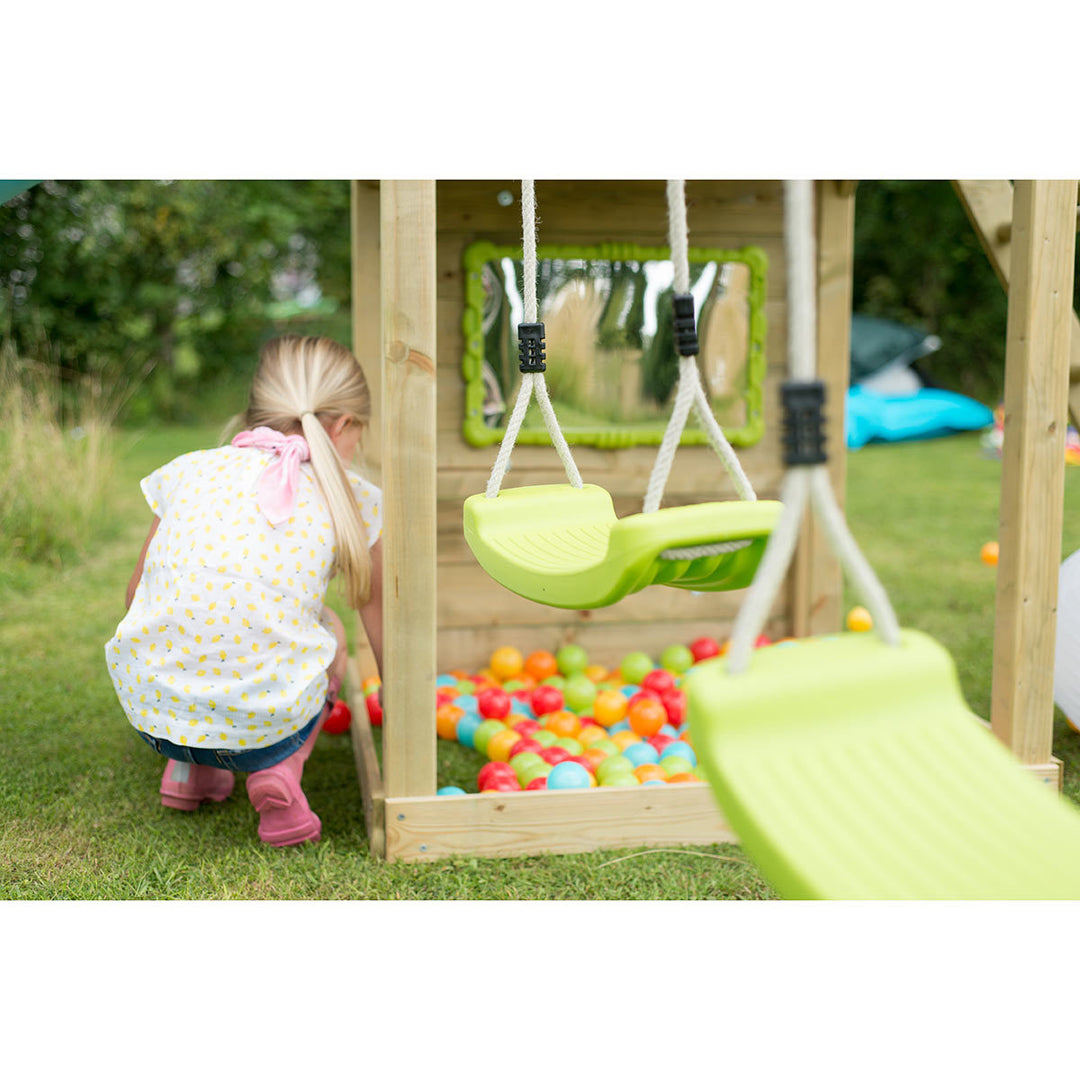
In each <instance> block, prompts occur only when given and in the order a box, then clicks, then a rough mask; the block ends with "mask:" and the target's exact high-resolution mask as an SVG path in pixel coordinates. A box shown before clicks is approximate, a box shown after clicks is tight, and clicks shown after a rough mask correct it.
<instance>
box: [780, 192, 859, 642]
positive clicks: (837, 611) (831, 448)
mask: <svg viewBox="0 0 1080 1080" xmlns="http://www.w3.org/2000/svg"><path fill="white" fill-rule="evenodd" d="M816 188H817V266H818V270H817V288H818V295H817V362H818V378H820V379H822V380H823V381H824V382H825V393H826V399H825V408H826V416H827V417H828V421H829V424H828V434H827V438H828V442H827V444H826V450H827V453H828V455H829V474H830V476H831V478H832V484H833V490H834V491H835V492H836V501H837V502H838V503H839V505H840V506H841V507H842V506H843V505H844V490H845V487H846V483H847V446H846V442H845V439H844V402H845V399H846V396H847V389H848V379H849V373H850V369H851V293H852V266H853V262H854V247H855V188H854V186H853V185H852V184H851V183H850V182H848V181H835V180H822V181H819V182H818V183H817V185H816ZM792 574H793V578H792V590H793V592H792V629H793V633H794V634H795V636H796V637H805V636H806V635H808V634H828V633H834V632H835V631H837V630H839V629H840V625H841V622H842V619H843V612H842V610H841V608H842V600H843V591H842V590H843V577H842V574H841V570H840V564H839V563H838V562H837V560H836V558H835V556H834V555H833V553H832V549H831V548H830V547H829V543H828V540H827V539H826V537H825V534H824V532H823V531H822V529H821V527H820V525H819V524H818V522H817V520H816V518H814V517H813V515H811V519H810V520H809V521H807V522H806V523H805V525H804V527H803V530H802V534H801V537H800V540H799V545H798V547H797V548H796V550H795V559H794V567H793V571H792Z"/></svg>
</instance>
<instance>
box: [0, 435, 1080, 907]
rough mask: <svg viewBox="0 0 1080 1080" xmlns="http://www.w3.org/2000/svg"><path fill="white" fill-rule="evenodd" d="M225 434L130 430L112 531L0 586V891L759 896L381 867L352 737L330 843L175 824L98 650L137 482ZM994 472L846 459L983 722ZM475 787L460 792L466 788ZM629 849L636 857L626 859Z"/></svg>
mask: <svg viewBox="0 0 1080 1080" xmlns="http://www.w3.org/2000/svg"><path fill="white" fill-rule="evenodd" d="M217 433H218V432H217V428H210V427H207V428H204V429H157V430H154V431H149V432H146V433H143V434H140V435H137V436H123V437H122V439H121V450H122V453H121V457H120V460H119V462H118V464H117V467H116V473H115V476H114V479H113V486H114V493H115V502H116V506H117V511H118V520H119V522H120V524H119V525H118V526H117V533H116V535H115V536H113V537H111V538H107V539H106V540H104V541H102V542H100V543H98V544H97V545H96V546H95V547H94V548H93V549H92V550H91V552H90V554H89V556H88V558H87V559H86V561H85V562H84V563H83V564H82V565H80V566H78V567H76V568H71V569H66V570H64V571H62V572H59V573H55V574H53V575H51V576H50V577H49V579H48V580H46V581H43V582H41V583H39V584H38V586H37V587H36V588H34V590H33V591H31V592H25V591H24V592H21V593H17V592H14V591H11V590H9V591H7V592H4V593H0V715H2V716H3V728H4V732H5V739H4V752H3V754H2V755H0V823H2V824H0V898H3V899H59V898H66V899H133V898H141V899H185V900H196V899H245V900H258V899H277V900H284V899H304V900H314V899H328V898H335V899H387V900H414V899H429V900H526V899H528V900H558V899H599V900H628V899H636V900H659V899H683V900H685V899H736V898H739V899H764V898H769V897H771V896H772V895H773V894H772V892H771V890H770V889H769V887H768V886H767V885H766V884H765V883H764V882H763V881H762V880H761V878H760V877H759V876H758V875H757V873H756V872H755V871H754V869H753V868H752V867H751V866H749V865H747V863H746V860H745V858H744V857H743V855H742V854H741V852H740V851H739V849H738V848H735V847H732V846H728V845H716V846H712V847H707V848H688V849H684V850H682V851H666V850H663V851H648V852H646V851H630V850H623V851H606V852H596V853H591V854H587V855H572V856H552V857H535V858H527V859H526V858H516V859H498V860H489V859H471V858H459V859H453V860H447V861H445V862H441V863H435V864H426V865H391V866H388V865H385V864H383V863H381V862H379V861H377V860H375V859H373V858H372V857H371V855H370V853H369V851H368V848H367V842H366V839H365V833H364V825H363V817H362V809H361V801H360V793H359V787H358V784H357V780H356V771H355V766H354V764H353V756H352V750H351V747H350V744H349V740H348V737H347V736H342V737H337V738H331V737H324V738H322V739H320V740H319V742H318V744H317V746H316V749H315V752H314V754H313V756H312V758H311V761H310V764H309V766H308V769H307V772H306V774H305V789H306V790H307V792H308V794H309V797H310V800H311V802H312V805H313V806H314V807H315V809H316V810H317V811H318V813H319V814H320V816H321V817H322V819H323V826H324V831H323V840H322V842H321V843H319V844H317V845H313V846H309V847H305V848H302V849H283V850H275V849H269V848H266V847H265V846H263V845H261V844H260V843H259V841H258V839H257V838H256V835H255V826H256V817H255V814H254V811H253V810H252V809H251V807H250V805H249V804H248V802H247V800H246V798H245V797H244V795H243V791H242V788H240V789H238V791H237V794H236V795H234V797H233V798H232V799H230V800H229V801H228V802H226V803H224V804H221V805H214V806H211V807H207V808H204V809H202V810H200V811H199V812H198V813H197V814H192V815H188V814H180V813H177V812H174V811H169V810H166V809H164V808H162V807H161V806H160V805H159V804H158V801H157V794H156V793H157V784H158V780H159V778H160V773H161V761H160V759H158V758H156V757H155V756H154V755H153V754H151V753H150V752H149V751H148V750H147V748H146V747H144V746H143V745H142V744H141V743H140V742H139V741H138V739H137V737H136V736H135V735H134V733H133V732H132V731H131V729H130V727H129V726H128V724H127V722H126V721H125V719H124V717H123V714H122V712H121V711H120V709H119V706H118V704H117V702H116V698H115V694H114V692H113V689H112V684H111V682H110V681H109V678H108V675H107V673H106V668H105V662H104V654H103V646H104V642H105V641H106V640H107V639H108V638H109V636H110V635H111V634H112V631H113V629H114V628H115V625H116V623H117V621H118V620H119V618H120V617H121V615H122V613H123V593H124V586H125V584H126V582H127V579H128V577H129V575H130V573H131V569H132V566H133V564H134V561H135V558H136V556H137V554H138V551H139V548H140V545H141V543H142V540H143V538H144V536H145V532H146V528H147V526H148V525H149V520H150V513H149V510H148V509H147V508H146V506H145V504H144V503H143V500H142V496H141V494H140V493H139V490H138V483H137V481H138V479H139V477H141V476H143V475H145V474H146V473H147V472H149V471H150V470H151V469H153V468H154V467H156V466H157V465H159V464H161V463H162V462H163V461H165V460H167V459H168V458H170V457H172V456H174V455H175V454H177V453H181V452H183V451H186V450H190V449H196V448H199V447H203V446H208V445H213V443H214V442H215V441H216V438H217ZM999 479H1000V466H999V465H998V464H997V463H995V462H992V461H987V460H985V459H983V458H982V457H981V456H980V454H979V449H978V444H977V441H976V440H975V439H973V438H965V437H959V438H954V439H949V440H943V441H940V442H932V443H913V444H909V445H904V446H891V447H868V448H866V449H865V450H862V451H860V452H859V453H858V454H855V455H852V456H851V458H850V463H849V499H848V511H849V515H850V517H851V520H852V524H853V528H854V531H855V534H856V537H857V539H858V540H859V542H860V544H861V545H862V546H863V548H864V550H865V551H866V553H867V555H868V557H869V558H870V560H871V562H872V563H873V565H874V566H875V567H876V569H877V570H878V572H879V574H880V576H881V578H882V580H883V581H884V584H885V586H886V588H887V589H888V591H889V593H890V596H891V597H892V599H893V602H894V604H895V605H896V607H897V609H898V612H899V615H900V618H901V621H902V622H904V623H905V624H906V625H911V626H915V627H919V628H921V629H924V630H926V631H928V632H929V633H931V634H933V635H934V636H936V637H937V638H938V639H939V640H940V641H942V642H943V644H945V646H946V647H947V648H948V649H949V650H950V651H951V652H952V654H953V656H954V657H955V658H956V661H957V665H958V669H959V672H960V678H961V682H962V685H963V688H964V692H965V694H966V695H967V697H968V700H969V702H970V704H971V705H972V707H973V708H974V709H975V710H976V711H977V712H979V713H981V714H982V715H987V713H988V709H989V697H990V676H991V652H992V643H993V636H992V635H993V626H992V619H993V604H994V572H993V570H991V569H989V568H987V567H986V566H984V565H983V563H982V562H981V561H980V559H979V548H980V547H981V545H982V544H983V542H984V541H986V540H988V539H993V538H994V537H995V535H996V532H997V499H998V483H999ZM1077 547H1080V470H1069V471H1068V474H1067V493H1066V522H1065V536H1064V551H1065V552H1070V551H1073V550H1075V549H1076V548H1077ZM1055 751H1056V753H1057V754H1058V755H1059V756H1061V757H1062V758H1064V760H1065V762H1066V777H1067V791H1068V792H1069V794H1071V795H1072V796H1073V797H1074V798H1075V797H1078V795H1080V789H1078V787H1077V781H1076V777H1077V774H1078V771H1080V770H1078V766H1080V736H1078V735H1076V734H1074V733H1073V732H1072V731H1071V730H1069V729H1068V728H1067V726H1066V725H1065V724H1064V723H1063V722H1062V721H1061V720H1060V718H1059V720H1058V725H1057V731H1056V745H1055ZM476 766H477V759H476V758H474V757H473V756H472V755H471V754H469V753H468V752H467V751H465V750H463V749H462V748H460V747H452V746H448V745H446V744H443V745H441V747H440V762H439V783H440V784H444V783H455V782H457V783H459V784H460V783H462V782H463V781H469V780H472V778H473V777H474V776H475V769H476ZM463 786H464V785H463ZM624 856H632V857H624Z"/></svg>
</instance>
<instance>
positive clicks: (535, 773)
mask: <svg viewBox="0 0 1080 1080" xmlns="http://www.w3.org/2000/svg"><path fill="white" fill-rule="evenodd" d="M554 767H555V766H554V765H549V764H548V763H547V762H546V761H538V762H536V764H534V765H530V766H529V767H528V768H527V769H521V770H519V771H518V774H517V777H518V782H519V783H520V784H521V786H522V787H523V788H527V787H528V786H529V784H531V783H532V782H533V781H534V780H535V779H536V778H537V777H545V778H546V777H547V776H548V775H549V774H550V773H551V770H552V769H553V768H554Z"/></svg>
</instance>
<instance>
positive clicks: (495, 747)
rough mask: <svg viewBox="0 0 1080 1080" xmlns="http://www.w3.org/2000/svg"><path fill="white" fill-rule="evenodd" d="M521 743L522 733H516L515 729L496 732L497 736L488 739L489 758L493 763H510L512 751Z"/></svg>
mask: <svg viewBox="0 0 1080 1080" xmlns="http://www.w3.org/2000/svg"><path fill="white" fill-rule="evenodd" d="M520 741H521V732H520V731H515V730H514V729H513V728H507V729H506V730H505V731H496V732H495V734H494V735H492V736H491V738H490V739H488V744H487V756H488V757H489V758H490V759H491V760H492V761H509V760H510V751H511V750H512V749H513V748H514V746H515V745H516V744H517V743H519V742H520Z"/></svg>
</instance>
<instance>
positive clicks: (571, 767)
mask: <svg viewBox="0 0 1080 1080" xmlns="http://www.w3.org/2000/svg"><path fill="white" fill-rule="evenodd" d="M547 787H548V791H569V790H574V789H577V788H587V787H592V784H591V783H590V780H589V770H588V769H586V768H585V766H584V765H579V764H578V763H577V762H576V761H560V762H559V764H558V765H556V766H554V767H553V768H552V770H551V772H549V773H548V778H547Z"/></svg>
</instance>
